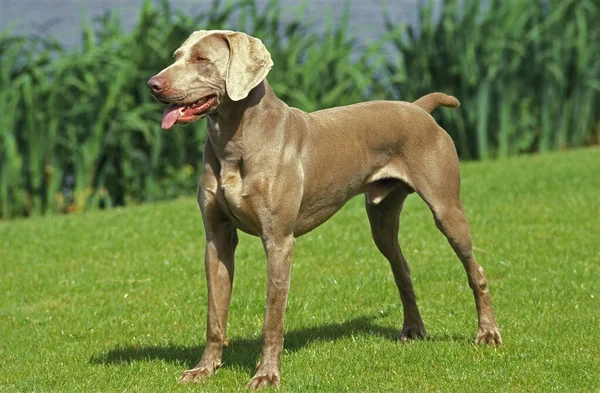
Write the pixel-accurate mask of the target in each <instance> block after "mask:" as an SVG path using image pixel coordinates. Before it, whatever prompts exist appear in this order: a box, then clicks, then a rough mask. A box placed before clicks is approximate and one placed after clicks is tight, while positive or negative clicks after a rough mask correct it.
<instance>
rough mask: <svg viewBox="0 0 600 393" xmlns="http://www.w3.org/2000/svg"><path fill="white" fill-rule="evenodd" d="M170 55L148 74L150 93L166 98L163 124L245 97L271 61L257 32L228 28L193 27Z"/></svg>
mask: <svg viewBox="0 0 600 393" xmlns="http://www.w3.org/2000/svg"><path fill="white" fill-rule="evenodd" d="M173 57H174V58H175V62H174V63H173V64H171V65H170V66H169V67H167V68H165V69H164V70H162V71H161V72H159V73H158V74H157V75H155V76H153V77H152V78H150V79H149V80H148V86H149V87H150V90H151V92H152V94H153V95H154V97H155V98H156V99H158V100H159V101H161V102H163V103H165V104H170V105H169V106H168V107H167V109H165V111H164V113H163V121H162V127H163V128H164V129H169V128H171V127H172V126H173V125H174V124H186V123H191V122H193V121H196V120H199V119H201V118H203V117H205V116H207V115H209V114H211V113H215V112H217V111H218V110H219V107H220V104H221V103H222V102H223V100H224V99H230V100H232V101H240V100H243V99H244V98H246V97H247V96H248V93H250V91H251V90H252V89H253V88H254V87H256V86H257V85H258V84H259V83H260V82H262V80H263V79H265V77H266V76H267V74H268V73H269V70H270V69H271V67H272V66H273V61H272V60H271V55H270V54H269V51H267V48H265V46H264V45H263V43H262V42H261V41H260V40H259V39H258V38H254V37H251V36H249V35H247V34H245V33H239V32H233V31H227V30H208V31H207V30H200V31H195V32H193V33H192V34H191V35H190V37H189V38H188V39H187V40H185V42H184V43H183V44H182V45H181V46H180V47H179V48H178V49H177V50H176V51H175V53H174V54H173Z"/></svg>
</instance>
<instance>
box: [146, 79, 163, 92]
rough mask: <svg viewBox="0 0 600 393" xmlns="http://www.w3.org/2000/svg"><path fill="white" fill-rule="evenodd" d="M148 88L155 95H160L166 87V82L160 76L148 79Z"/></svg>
mask: <svg viewBox="0 0 600 393" xmlns="http://www.w3.org/2000/svg"><path fill="white" fill-rule="evenodd" d="M148 87H149V88H150V90H152V92H153V93H159V92H160V91H161V90H162V89H163V88H164V87H165V81H164V80H163V79H162V78H161V77H159V76H153V77H152V78H150V79H148Z"/></svg>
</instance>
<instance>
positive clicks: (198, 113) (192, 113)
mask: <svg viewBox="0 0 600 393" xmlns="http://www.w3.org/2000/svg"><path fill="white" fill-rule="evenodd" d="M216 103H217V96H215V95H210V96H206V97H204V98H201V99H199V100H198V101H196V102H194V103H193V104H188V105H176V104H172V105H169V106H168V107H167V108H166V109H165V111H164V112H163V120H162V128H164V129H165V130H168V129H169V128H171V127H173V126H174V125H175V124H187V123H191V122H193V121H196V120H199V119H201V118H202V117H203V116H204V115H206V112H208V110H209V109H210V108H212V107H213V106H214V105H215V104H216Z"/></svg>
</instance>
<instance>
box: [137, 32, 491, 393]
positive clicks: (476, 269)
mask: <svg viewBox="0 0 600 393" xmlns="http://www.w3.org/2000/svg"><path fill="white" fill-rule="evenodd" d="M174 57H175V61H174V63H173V64H172V65H170V66H168V67H167V68H165V69H164V70H162V71H161V72H160V73H158V74H157V75H155V76H153V77H152V78H151V79H149V80H148V86H149V88H150V90H151V93H152V94H153V95H154V97H155V98H156V99H158V100H159V101H161V102H163V103H166V104H169V106H168V107H167V108H166V109H165V111H164V113H163V120H162V127H163V128H164V129H169V128H171V127H173V126H174V125H175V124H186V123H190V122H194V121H197V120H199V119H202V118H207V119H208V138H207V140H206V143H205V145H204V167H203V170H202V174H201V177H200V182H199V186H198V204H199V206H200V210H201V213H202V218H203V221H204V228H205V231H206V252H205V267H206V280H207V287H208V319H207V333H206V346H205V348H204V353H203V355H202V358H201V359H200V362H199V363H198V365H197V366H196V367H194V368H193V369H191V370H186V371H184V372H183V375H182V376H181V378H180V382H191V381H201V380H203V379H204V378H206V377H208V376H210V375H212V374H214V373H215V372H216V371H217V369H218V368H219V367H220V365H221V354H222V349H223V347H224V346H226V345H227V339H226V325H227V312H228V308H229V300H230V298H231V287H232V283H233V275H234V251H235V248H236V246H237V244H238V237H237V230H238V229H239V230H242V231H244V232H246V233H249V234H251V235H255V236H259V237H260V238H261V240H262V243H263V246H264V250H265V253H266V256H267V276H268V290H267V292H268V293H267V305H266V313H265V319H264V325H263V329H262V349H261V358H260V361H259V363H258V365H257V368H256V373H255V375H254V377H253V378H252V379H251V380H250V382H249V384H248V385H249V387H251V388H254V389H256V388H261V387H264V386H267V385H275V386H278V385H279V384H280V381H281V376H280V357H281V352H282V350H283V323H284V313H285V307H286V301H287V296H288V290H289V285H290V270H291V265H292V252H293V250H294V245H295V243H296V238H297V237H299V236H301V235H303V234H305V233H307V232H309V231H311V230H313V229H314V228H316V227H317V226H319V225H321V224H322V223H324V222H325V221H327V220H328V219H329V218H330V217H331V216H332V215H333V214H335V213H336V212H337V211H338V210H339V209H340V208H341V207H342V206H343V205H344V204H345V203H346V202H347V201H348V200H349V199H351V198H352V197H354V196H356V195H358V194H365V199H366V201H365V206H366V210H367V215H368V218H369V222H370V226H371V232H372V236H373V240H374V241H375V244H376V246H377V248H378V249H379V251H380V252H381V253H382V254H383V255H384V256H385V258H386V259H387V260H388V261H389V263H390V265H391V268H392V272H393V275H394V279H395V282H396V285H397V287H398V290H399V292H400V299H401V301H402V306H403V310H404V321H403V325H402V331H401V333H400V338H401V339H402V340H409V339H416V338H421V337H424V336H425V334H426V332H425V328H424V326H423V321H422V319H421V315H420V313H419V309H418V308H417V303H416V300H415V293H414V290H413V286H412V283H411V279H410V271H409V267H408V264H407V262H406V260H405V258H404V256H403V255H402V251H401V249H400V246H399V244H398V227H399V215H400V211H401V210H402V205H403V203H404V200H405V198H406V197H407V196H408V195H409V194H411V193H413V192H416V193H417V194H418V195H419V196H420V197H421V198H422V199H423V200H424V201H425V202H426V203H427V205H428V206H429V208H430V209H431V211H432V213H433V216H434V219H435V224H436V226H437V227H438V228H439V230H440V231H441V232H442V233H443V234H444V235H445V236H446V238H447V239H448V241H449V243H450V245H451V246H452V248H453V249H454V251H455V253H456V254H457V256H458V258H459V259H460V260H461V262H462V263H463V266H464V268H465V270H466V273H467V277H468V281H469V286H470V287H471V289H472V290H473V294H474V297H475V304H476V308H477V315H478V323H479V330H478V333H477V336H476V339H475V342H476V343H486V344H500V343H501V342H502V339H501V336H500V331H499V329H498V325H497V323H496V319H495V317H494V313H493V311H492V305H491V299H490V294H489V290H488V285H487V281H486V279H485V276H484V272H483V269H482V268H481V266H480V265H479V264H478V263H477V261H476V259H475V256H474V255H473V247H472V242H471V234H470V228H469V222H468V220H467V217H466V216H465V212H464V209H463V205H462V202H461V200H460V173H459V164H458V157H457V153H456V148H455V146H454V143H453V141H452V139H451V138H450V136H449V135H448V134H447V133H446V131H444V129H442V128H441V127H440V126H439V125H438V124H437V123H436V121H435V120H434V119H433V118H432V117H431V115H430V114H429V112H431V111H432V110H434V109H435V108H436V107H438V106H440V105H442V106H448V107H458V106H459V102H458V100H457V99H456V98H454V97H451V96H448V95H445V94H442V93H432V94H429V95H427V96H424V97H422V98H420V99H419V100H417V101H415V102H414V103H409V102H397V101H372V102H364V103H360V104H354V105H349V106H345V107H338V108H332V109H326V110H320V111H317V112H313V113H306V112H303V111H301V110H299V109H296V108H291V107H289V106H288V105H286V104H285V103H284V102H283V101H281V100H279V99H278V98H277V97H276V96H275V93H274V92H273V90H272V89H271V87H270V86H269V83H268V81H267V79H266V77H267V74H268V73H269V70H270V69H271V67H272V66H273V61H272V60H271V56H270V54H269V52H268V50H267V49H266V47H265V46H264V44H263V43H262V42H261V41H260V40H259V39H258V38H254V37H251V36H249V35H247V34H245V33H241V32H233V31H226V30H213V31H204V30H201V31H196V32H194V33H192V34H191V35H190V37H189V38H188V39H187V40H186V41H185V42H184V43H183V44H182V45H181V46H180V47H179V48H178V49H177V50H176V51H175V53H174Z"/></svg>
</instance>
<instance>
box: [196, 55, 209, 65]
mask: <svg viewBox="0 0 600 393" xmlns="http://www.w3.org/2000/svg"><path fill="white" fill-rule="evenodd" d="M207 61H209V59H207V58H206V57H204V56H196V62H197V63H206V62H207Z"/></svg>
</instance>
